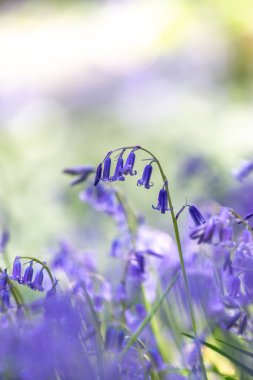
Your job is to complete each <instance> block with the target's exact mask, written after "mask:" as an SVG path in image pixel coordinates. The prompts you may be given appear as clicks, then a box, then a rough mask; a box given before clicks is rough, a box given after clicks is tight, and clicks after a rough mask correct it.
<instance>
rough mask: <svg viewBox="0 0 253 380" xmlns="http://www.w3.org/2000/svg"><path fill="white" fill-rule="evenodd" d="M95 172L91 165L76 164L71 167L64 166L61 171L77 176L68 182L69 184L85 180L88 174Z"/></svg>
mask: <svg viewBox="0 0 253 380" xmlns="http://www.w3.org/2000/svg"><path fill="white" fill-rule="evenodd" d="M94 172H95V168H94V167H93V166H88V165H86V166H76V167H73V168H66V169H64V170H63V173H65V174H69V175H72V176H77V178H76V179H75V180H74V181H72V182H71V183H70V185H71V186H75V185H78V184H79V183H82V182H84V181H86V179H87V178H88V177H89V175H90V174H92V173H94Z"/></svg>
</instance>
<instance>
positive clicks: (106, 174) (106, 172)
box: [101, 154, 112, 181]
mask: <svg viewBox="0 0 253 380" xmlns="http://www.w3.org/2000/svg"><path fill="white" fill-rule="evenodd" d="M111 163H112V160H111V157H110V154H108V155H107V157H106V158H105V160H104V170H103V174H102V177H101V180H102V181H110V170H111Z"/></svg>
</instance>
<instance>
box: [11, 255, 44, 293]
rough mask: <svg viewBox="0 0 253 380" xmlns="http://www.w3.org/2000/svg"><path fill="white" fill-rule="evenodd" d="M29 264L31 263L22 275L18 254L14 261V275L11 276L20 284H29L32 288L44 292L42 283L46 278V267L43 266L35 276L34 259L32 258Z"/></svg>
mask: <svg viewBox="0 0 253 380" xmlns="http://www.w3.org/2000/svg"><path fill="white" fill-rule="evenodd" d="M28 264H29V265H28V266H27V267H26V269H25V271H24V274H23V275H22V265H21V261H20V257H19V256H17V257H16V258H15V260H14V262H13V269H12V276H11V277H10V278H11V279H12V280H14V281H17V282H18V283H19V284H23V285H26V286H28V287H29V288H30V289H33V290H38V291H39V292H43V291H44V288H43V286H42V283H43V278H44V274H43V271H44V267H43V266H42V267H41V268H40V269H39V270H38V271H37V272H36V274H35V276H34V270H33V260H31V261H30V262H29V263H28Z"/></svg>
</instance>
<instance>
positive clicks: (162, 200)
mask: <svg viewBox="0 0 253 380" xmlns="http://www.w3.org/2000/svg"><path fill="white" fill-rule="evenodd" d="M152 207H153V209H154V210H158V211H161V213H162V214H164V213H165V211H170V209H169V208H168V193H167V190H166V189H164V188H162V189H161V190H160V192H159V195H158V203H157V206H156V207H155V206H153V205H152Z"/></svg>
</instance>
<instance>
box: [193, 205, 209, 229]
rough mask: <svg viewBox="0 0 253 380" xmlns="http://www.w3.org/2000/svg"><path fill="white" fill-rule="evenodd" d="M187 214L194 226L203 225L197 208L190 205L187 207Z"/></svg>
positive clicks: (203, 219) (202, 219) (203, 221)
mask: <svg viewBox="0 0 253 380" xmlns="http://www.w3.org/2000/svg"><path fill="white" fill-rule="evenodd" d="M189 213H190V215H191V218H192V220H193V221H194V223H195V226H200V225H201V224H203V223H205V222H206V220H205V218H204V217H203V215H202V214H201V212H200V211H199V210H198V209H197V207H195V206H193V205H191V206H189Z"/></svg>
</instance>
